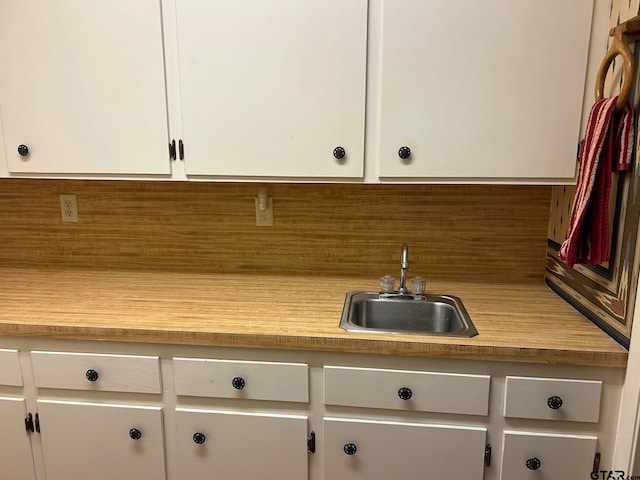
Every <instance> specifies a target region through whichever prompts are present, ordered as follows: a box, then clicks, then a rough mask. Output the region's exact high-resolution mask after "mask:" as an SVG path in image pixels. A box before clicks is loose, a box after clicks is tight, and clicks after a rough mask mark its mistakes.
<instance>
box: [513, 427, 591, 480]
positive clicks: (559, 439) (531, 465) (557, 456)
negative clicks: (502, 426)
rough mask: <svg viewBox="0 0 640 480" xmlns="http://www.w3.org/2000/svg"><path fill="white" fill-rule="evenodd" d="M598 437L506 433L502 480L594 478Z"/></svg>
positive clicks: (581, 479) (575, 479) (520, 432)
mask: <svg viewBox="0 0 640 480" xmlns="http://www.w3.org/2000/svg"><path fill="white" fill-rule="evenodd" d="M596 442H597V438H596V437H595V436H592V435H562V434H549V433H534V432H524V431H509V430H505V431H504V436H503V441H502V466H501V469H500V480H526V479H536V480H556V479H563V480H584V479H587V478H593V477H591V471H592V468H593V457H594V455H595V453H596Z"/></svg>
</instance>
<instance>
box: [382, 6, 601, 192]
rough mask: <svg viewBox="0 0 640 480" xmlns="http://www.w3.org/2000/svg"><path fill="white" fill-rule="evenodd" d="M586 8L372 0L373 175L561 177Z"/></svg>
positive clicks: (567, 174) (570, 138)
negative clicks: (378, 45) (377, 14)
mask: <svg viewBox="0 0 640 480" xmlns="http://www.w3.org/2000/svg"><path fill="white" fill-rule="evenodd" d="M592 9H593V2H592V1H590V0H586V1H578V2H577V1H575V0H519V1H517V2H512V1H506V0H486V1H482V2H478V1H477V0H458V1H456V2H451V1H450V0H430V1H428V2H426V1H424V0H383V27H382V30H383V31H382V68H381V72H382V77H381V94H380V99H379V100H380V122H381V124H380V146H379V153H380V165H379V174H380V176H381V177H383V178H384V177H390V178H396V179H397V178H401V177H407V178H416V177H425V178H435V179H446V178H461V177H463V178H473V179H486V180H487V181H490V180H491V179H496V178H511V179H514V180H515V181H517V180H518V179H545V178H548V179H552V178H564V179H571V178H572V177H573V176H574V171H575V165H576V161H575V157H576V148H577V144H578V140H579V133H580V119H581V113H582V100H583V92H584V86H585V71H586V61H587V53H588V47H589V35H590V27H591V15H592ZM370 73H371V72H370ZM403 146H406V147H409V148H410V151H411V155H410V157H409V158H406V159H402V158H400V157H399V153H398V152H399V150H400V148H401V147H403Z"/></svg>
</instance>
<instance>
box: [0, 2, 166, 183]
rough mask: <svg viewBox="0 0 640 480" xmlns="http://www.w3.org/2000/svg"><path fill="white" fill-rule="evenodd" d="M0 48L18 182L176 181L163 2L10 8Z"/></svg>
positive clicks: (1, 88)
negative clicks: (114, 177)
mask: <svg viewBox="0 0 640 480" xmlns="http://www.w3.org/2000/svg"><path fill="white" fill-rule="evenodd" d="M0 45H2V48H0V66H1V68H2V75H0V114H1V115H2V122H1V123H0V124H1V125H3V127H4V140H5V145H6V156H7V163H8V171H9V172H10V173H17V174H36V175H38V174H40V175H42V174H101V175H109V174H144V175H150V174H164V175H169V174H170V173H171V170H170V169H171V167H170V163H169V154H168V147H167V145H168V132H167V107H166V93H165V82H164V58H163V39H162V20H161V6H160V2H159V1H158V0H136V1H131V0H110V1H108V2H81V1H78V0H55V1H52V0H3V1H2V2H0ZM67 176H68V175H67Z"/></svg>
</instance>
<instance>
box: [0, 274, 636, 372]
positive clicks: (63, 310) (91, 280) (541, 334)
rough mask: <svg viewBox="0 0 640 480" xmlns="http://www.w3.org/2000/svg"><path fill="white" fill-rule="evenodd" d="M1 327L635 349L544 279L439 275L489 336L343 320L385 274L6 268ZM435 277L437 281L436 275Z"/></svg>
mask: <svg viewBox="0 0 640 480" xmlns="http://www.w3.org/2000/svg"><path fill="white" fill-rule="evenodd" d="M0 276H1V278H2V288H1V289H0V335H7V336H37V337H55V338H70V339H85V340H112V341H126V342H146V343H169V344H190V345H212V346H236V347H254V348H279V349H297V350H324V351H336V352H359V353H375V354H394V355H414V356H425V357H443V358H466V359H482V360H499V361H515V362H534V363H554V364H571V365H592V366H610V367H625V366H626V361H627V351H626V350H625V349H624V348H623V347H621V346H620V345H619V344H617V343H616V342H615V341H614V340H612V339H611V338H610V337H609V336H607V335H606V334H605V333H603V332H602V331H601V330H600V329H599V328H598V327H596V326H595V325H594V324H593V323H591V322H590V321H589V320H587V319H586V318H585V317H583V316H582V315H581V314H579V313H578V312H576V311H575V310H574V309H573V308H572V307H571V306H570V305H568V304H567V303H566V302H564V301H563V300H562V299H560V298H559V297H558V296H557V295H556V294H555V293H553V292H552V291H551V290H549V288H548V287H547V286H546V285H544V283H542V282H541V283H540V284H539V285H537V284H522V285H511V284H483V283H462V282H446V281H438V280H436V279H431V281H430V282H428V284H427V291H428V292H430V293H447V294H450V295H456V296H458V297H460V298H461V299H462V301H463V302H464V305H465V307H466V309H467V311H468V312H469V315H470V317H471V319H472V320H473V322H474V324H475V326H476V328H477V330H478V332H479V335H478V336H476V337H473V338H446V337H433V336H409V335H388V334H376V333H371V334H361V333H353V332H346V331H344V330H342V329H340V328H339V326H338V323H339V320H340V316H341V312H342V305H343V302H344V297H345V293H346V292H347V291H350V290H376V289H377V283H378V282H377V279H370V278H354V277H351V278H347V277H330V278H328V277H322V276H318V277H315V276H311V277H304V276H283V275H264V274H256V275H249V274H246V275H240V274H234V275H229V274H193V273H177V272H167V271H137V270H72V269H70V270H61V269H46V268H3V269H0ZM428 280H429V279H428Z"/></svg>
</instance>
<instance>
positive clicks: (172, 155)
mask: <svg viewBox="0 0 640 480" xmlns="http://www.w3.org/2000/svg"><path fill="white" fill-rule="evenodd" d="M169 159H170V160H175V159H176V141H175V140H171V143H170V144H169Z"/></svg>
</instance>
